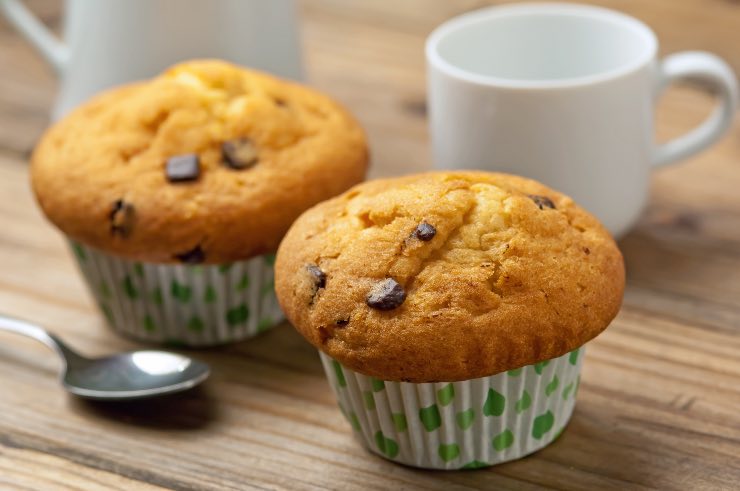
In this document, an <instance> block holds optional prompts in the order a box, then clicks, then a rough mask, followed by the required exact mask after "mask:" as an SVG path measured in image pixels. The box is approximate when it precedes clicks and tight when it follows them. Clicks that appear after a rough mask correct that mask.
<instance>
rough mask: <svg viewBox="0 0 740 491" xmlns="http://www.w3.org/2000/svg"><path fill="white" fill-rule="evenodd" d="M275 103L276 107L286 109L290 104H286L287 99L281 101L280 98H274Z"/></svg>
mask: <svg viewBox="0 0 740 491" xmlns="http://www.w3.org/2000/svg"><path fill="white" fill-rule="evenodd" d="M272 100H273V101H274V102H275V105H276V106H280V107H285V106H287V105H288V104H287V103H286V102H285V99H281V98H279V97H273V99H272Z"/></svg>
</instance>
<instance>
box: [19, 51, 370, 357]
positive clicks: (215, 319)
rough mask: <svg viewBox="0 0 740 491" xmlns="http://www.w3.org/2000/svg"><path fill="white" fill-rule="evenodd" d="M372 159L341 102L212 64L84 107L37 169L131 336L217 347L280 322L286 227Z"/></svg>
mask: <svg viewBox="0 0 740 491" xmlns="http://www.w3.org/2000/svg"><path fill="white" fill-rule="evenodd" d="M367 163H368V151H367V145H366V140H365V137H364V134H363V131H362V129H361V128H360V127H359V125H358V124H357V122H356V121H355V120H354V118H353V117H352V116H351V115H349V114H348V113H347V111H346V110H345V109H344V108H342V107H341V106H340V105H339V104H337V103H336V102H334V101H332V100H331V99H330V98H328V97H326V96H324V95H322V94H320V93H318V92H316V91H314V90H311V89H309V88H307V87H304V86H302V85H299V84H296V83H292V82H288V81H285V80H280V79H278V78H275V77H272V76H269V75H267V74H264V73H259V72H255V71H252V70H247V69H245V68H242V67H238V66H235V65H231V64H229V63H225V62H222V61H215V60H203V61H191V62H187V63H183V64H180V65H177V66H174V67H172V68H170V69H169V70H167V71H165V72H164V73H163V74H161V75H160V76H158V77H156V78H154V79H152V80H150V81H145V82H140V83H133V84H130V85H126V86H122V87H119V88H115V89H113V90H110V91H108V92H105V93H103V94H101V95H99V96H97V97H95V98H93V99H92V100H90V101H89V102H87V103H86V104H84V105H82V106H81V107H79V108H78V109H77V110H75V111H74V112H72V113H71V114H70V115H69V116H67V117H66V118H64V119H63V120H61V121H59V122H58V123H57V124H55V125H54V126H53V127H52V128H51V129H49V130H48V131H47V133H46V134H45V135H44V137H43V138H42V140H41V142H40V143H39V145H38V146H37V148H36V150H35V151H34V154H33V157H32V165H31V179H32V185H33V190H34V192H35V194H36V198H37V200H38V203H39V205H40V206H41V208H42V209H43V211H44V213H45V214H46V216H47V217H48V218H49V219H50V221H51V222H53V223H54V224H55V225H56V226H57V227H58V228H59V229H60V230H61V231H62V232H63V233H64V234H65V235H66V236H67V238H68V239H69V240H70V242H71V243H72V248H73V250H74V251H75V255H76V257H77V259H78V262H79V264H80V267H81V269H82V272H83V274H84V276H85V278H86V280H87V282H88V284H89V286H90V289H91V290H92V292H93V294H94V296H95V298H96V299H97V302H98V304H99V305H100V309H101V310H102V312H103V313H104V314H105V316H106V317H107V319H108V321H109V323H110V325H111V326H112V327H113V328H114V329H115V330H116V331H118V332H120V333H124V334H127V335H129V336H132V337H135V338H138V339H142V340H147V341H166V342H175V343H183V344H186V345H190V346H204V345H213V344H221V343H226V342H230V341H236V340H239V339H244V338H247V337H250V336H252V335H254V334H256V333H257V332H259V331H262V330H264V329H267V328H268V327H270V326H271V325H273V324H274V323H275V322H276V321H278V320H279V319H280V318H281V313H280V310H279V306H278V305H277V301H276V299H275V297H274V288H273V265H272V264H273V259H274V252H275V250H276V249H277V246H278V244H279V242H280V240H281V238H282V237H283V235H284V233H285V232H286V231H287V230H288V227H289V226H290V224H291V223H292V222H293V220H295V218H296V217H298V215H300V214H301V213H302V212H303V211H304V210H306V209H307V208H309V207H311V206H312V205H314V204H316V203H318V202H320V201H322V200H324V199H327V198H330V197H332V196H335V195H337V194H339V193H341V192H342V191H344V190H346V189H347V188H349V187H350V186H352V185H353V184H356V183H358V182H360V181H361V180H362V179H363V178H364V175H365V171H366V167H367Z"/></svg>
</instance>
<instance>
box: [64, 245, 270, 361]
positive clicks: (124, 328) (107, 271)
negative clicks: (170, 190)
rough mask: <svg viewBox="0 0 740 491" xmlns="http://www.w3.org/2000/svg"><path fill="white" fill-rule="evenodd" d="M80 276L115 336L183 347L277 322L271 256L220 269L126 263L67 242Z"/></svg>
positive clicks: (248, 333) (227, 339)
mask: <svg viewBox="0 0 740 491" xmlns="http://www.w3.org/2000/svg"><path fill="white" fill-rule="evenodd" d="M71 246H72V250H73V251H74V253H75V257H76V258H77V262H78V264H79V266H80V270H81V271H82V275H83V276H84V277H85V279H86V280H87V284H88V287H89V288H90V291H91V292H92V294H93V296H94V297H95V299H96V301H97V303H98V306H99V307H100V310H101V311H102V312H103V314H104V315H105V317H106V319H107V320H108V323H109V324H110V326H111V327H112V328H113V330H115V331H116V332H118V333H120V334H123V335H125V336H128V337H132V338H135V339H138V340H142V341H149V342H158V343H169V344H179V345H185V346H191V347H203V346H213V345H219V344H225V343H231V342H235V341H240V340H243V339H247V338H250V337H252V336H254V335H256V334H258V333H260V332H262V331H264V330H267V329H269V328H270V327H272V326H273V325H275V324H277V323H279V322H280V321H281V320H282V319H283V314H282V312H281V311H280V306H279V305H278V302H277V298H276V297H275V291H274V290H275V289H274V280H273V262H274V255H272V254H270V255H265V256H258V257H255V258H252V259H249V260H247V261H238V262H234V263H231V264H222V265H195V266H192V265H183V264H154V263H144V262H136V261H129V260H126V259H121V258H119V257H115V256H112V255H109V254H106V253H104V252H102V251H99V250H97V249H93V248H90V247H87V246H84V245H81V244H78V243H74V242H73V243H71Z"/></svg>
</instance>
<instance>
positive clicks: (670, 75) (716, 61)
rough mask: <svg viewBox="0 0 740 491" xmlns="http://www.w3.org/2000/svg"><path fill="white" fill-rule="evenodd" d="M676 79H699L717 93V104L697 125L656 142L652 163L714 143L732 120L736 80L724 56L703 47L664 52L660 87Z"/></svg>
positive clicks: (657, 163) (691, 152)
mask: <svg viewBox="0 0 740 491" xmlns="http://www.w3.org/2000/svg"><path fill="white" fill-rule="evenodd" d="M677 80H691V81H696V82H700V83H702V84H703V85H704V86H706V87H707V88H708V89H709V90H710V91H712V92H714V93H716V94H718V96H719V98H720V102H719V105H718V106H717V107H716V108H715V109H714V111H713V112H712V114H711V115H710V116H709V117H708V118H707V119H706V120H705V121H704V122H703V123H702V124H701V125H700V126H699V127H697V128H695V129H693V130H691V131H690V132H689V133H687V134H685V135H683V136H680V137H678V138H676V139H674V140H671V141H669V142H667V143H664V144H662V145H659V146H658V147H657V148H656V149H655V152H654V154H653V165H655V166H656V167H657V166H662V165H666V164H670V163H672V162H675V161H676V160H680V159H683V158H686V157H688V156H690V155H693V154H695V153H697V152H699V151H700V150H703V149H705V148H706V147H708V146H709V145H711V144H712V143H714V142H715V141H716V140H717V139H718V138H719V137H720V136H722V135H723V134H724V133H725V131H727V129H728V128H729V127H730V125H731V124H732V120H733V116H734V115H735V109H736V108H737V98H738V84H737V79H736V78H735V74H734V73H733V71H732V68H730V67H729V65H727V63H725V62H724V61H723V60H721V59H720V58H718V57H717V56H715V55H713V54H711V53H705V52H703V51H686V52H683V53H676V54H674V55H670V56H667V57H666V58H664V59H663V61H662V62H661V64H660V67H659V84H660V85H659V89H660V90H661V91H662V90H663V89H665V88H666V87H667V86H668V84H670V83H672V82H674V81H677Z"/></svg>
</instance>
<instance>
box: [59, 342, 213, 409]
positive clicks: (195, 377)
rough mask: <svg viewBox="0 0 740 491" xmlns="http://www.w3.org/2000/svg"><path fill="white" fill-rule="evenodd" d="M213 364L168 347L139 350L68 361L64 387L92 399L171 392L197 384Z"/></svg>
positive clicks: (206, 374)
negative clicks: (183, 354)
mask: <svg viewBox="0 0 740 491" xmlns="http://www.w3.org/2000/svg"><path fill="white" fill-rule="evenodd" d="M209 373H210V368H209V367H208V365H206V364H205V363H202V362H200V361H197V360H193V359H192V358H188V357H186V356H182V355H178V354H175V353H169V352H166V351H135V352H131V353H122V354H118V355H113V356H108V357H105V358H97V359H92V360H88V359H85V358H82V359H80V360H75V361H74V362H73V363H69V364H68V365H67V369H66V371H65V373H64V375H63V376H62V383H63V384H64V387H65V388H66V389H67V390H68V391H69V392H71V393H73V394H75V395H78V396H80V397H85V398H88V399H109V400H130V399H139V398H146V397H154V396H159V395H164V394H171V393H174V392H180V391H183V390H187V389H190V388H192V387H195V386H196V385H198V384H199V383H201V382H202V381H203V380H205V379H206V378H207V377H208V375H209Z"/></svg>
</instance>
